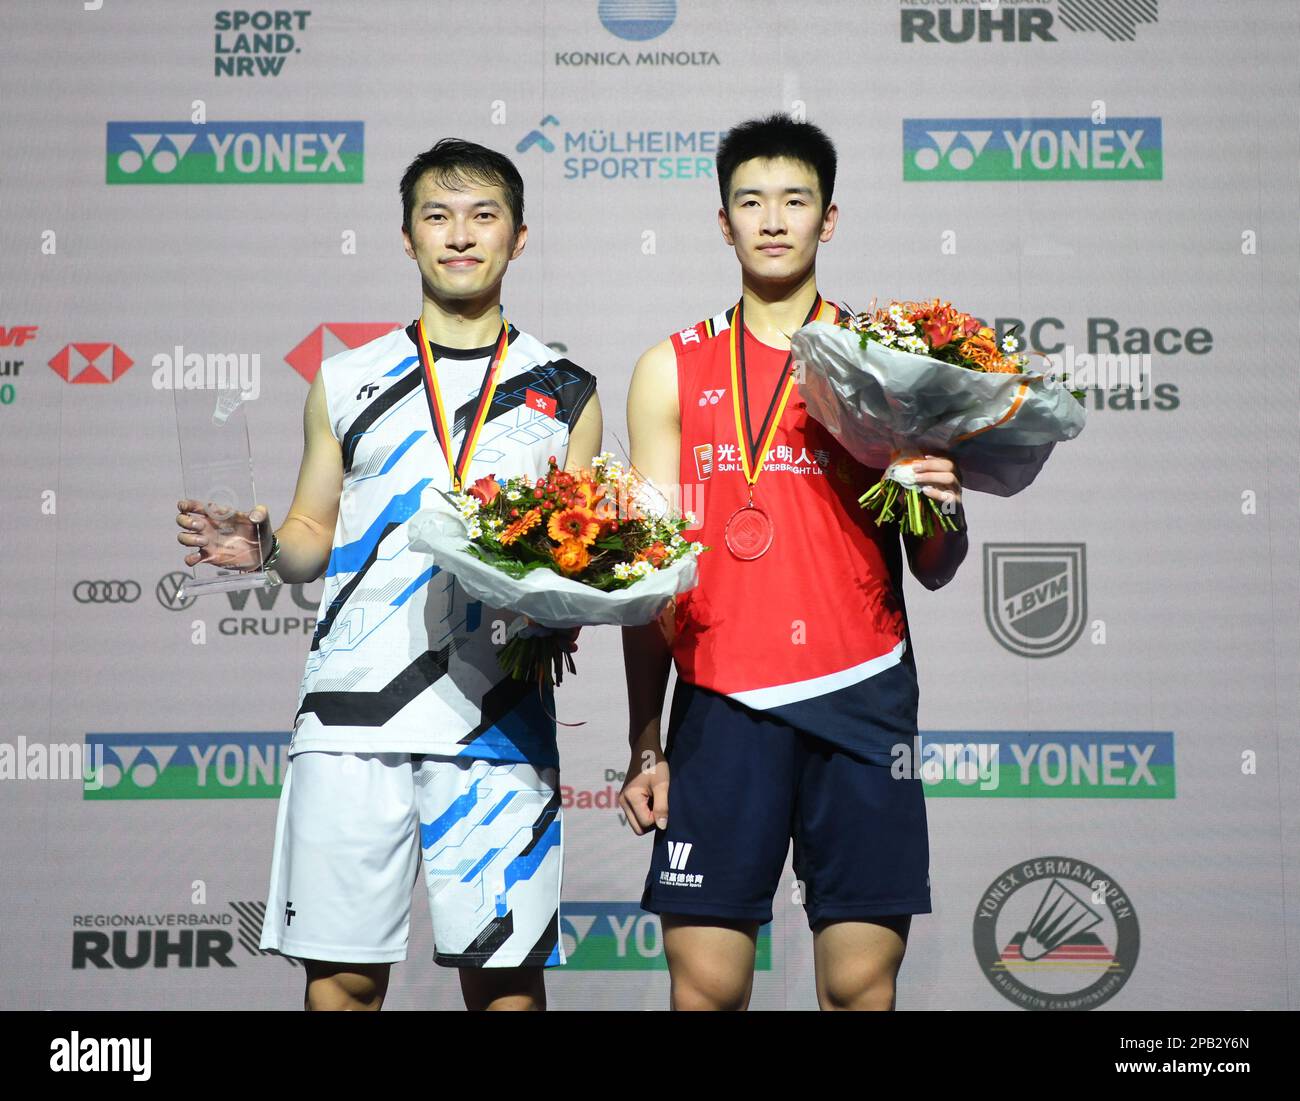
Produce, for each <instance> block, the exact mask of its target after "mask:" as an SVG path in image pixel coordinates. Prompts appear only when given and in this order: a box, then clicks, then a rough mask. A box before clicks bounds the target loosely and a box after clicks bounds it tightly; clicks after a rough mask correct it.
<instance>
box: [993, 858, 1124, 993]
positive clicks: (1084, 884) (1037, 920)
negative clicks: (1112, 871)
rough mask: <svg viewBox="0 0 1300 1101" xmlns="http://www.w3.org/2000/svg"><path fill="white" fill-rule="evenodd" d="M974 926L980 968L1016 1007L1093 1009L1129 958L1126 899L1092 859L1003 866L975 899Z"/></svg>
mask: <svg viewBox="0 0 1300 1101" xmlns="http://www.w3.org/2000/svg"><path fill="white" fill-rule="evenodd" d="M974 932H975V958H976V959H977V960H978V961H979V965H980V968H981V970H983V972H984V974H985V976H986V977H987V978H988V980H989V982H991V983H992V984H993V986H994V987H995V988H996V989H997V991H998V992H999V993H1000V994H1002V995H1003V996H1004V997H1005V998H1007V1000H1008V1001H1011V1002H1013V1003H1015V1004H1016V1005H1018V1006H1020V1007H1022V1008H1024V1009H1095V1008H1096V1007H1097V1006H1099V1005H1101V1004H1102V1003H1103V1002H1106V1001H1109V1000H1110V999H1111V998H1113V997H1114V996H1115V995H1116V994H1118V993H1119V991H1120V989H1121V988H1122V987H1123V986H1124V984H1125V983H1126V982H1127V981H1128V979H1129V976H1130V975H1132V974H1133V968H1134V966H1135V965H1136V964H1137V958H1138V940H1139V935H1138V920H1137V915H1136V913H1135V912H1134V910H1133V903H1132V901H1131V900H1130V899H1129V897H1128V896H1127V894H1125V892H1124V891H1123V890H1122V889H1121V888H1120V886H1119V884H1118V883H1116V882H1115V880H1114V879H1113V878H1112V877H1111V876H1109V875H1107V874H1106V873H1105V872H1103V871H1102V870H1101V869H1100V868H1098V867H1097V866H1096V865H1094V864H1090V863H1088V861H1086V860H1077V859H1075V858H1073V857H1068V856H1044V857H1038V858H1035V859H1032V860H1025V861H1022V862H1021V863H1019V864H1015V865H1013V866H1012V867H1010V868H1008V869H1007V870H1006V871H1004V872H1003V873H1002V874H1001V875H1000V876H998V877H997V878H996V879H995V880H994V881H993V882H992V883H990V884H989V886H988V887H987V889H986V890H985V891H984V894H983V895H982V896H981V898H980V900H979V903H978V904H977V905H976V908H975V930H974Z"/></svg>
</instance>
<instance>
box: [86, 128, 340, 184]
mask: <svg viewBox="0 0 1300 1101" xmlns="http://www.w3.org/2000/svg"><path fill="white" fill-rule="evenodd" d="M364 138H365V124H364V123H362V122H316V121H310V122H307V121H294V122H205V123H193V122H110V123H108V147H107V163H106V168H105V181H106V182H107V183H110V184H141V183H174V184H213V183H216V184H234V183H352V184H359V183H361V182H362V181H363V176H364V172H363V169H364V163H363V161H364Z"/></svg>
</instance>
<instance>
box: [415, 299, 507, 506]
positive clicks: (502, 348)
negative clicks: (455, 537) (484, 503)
mask: <svg viewBox="0 0 1300 1101" xmlns="http://www.w3.org/2000/svg"><path fill="white" fill-rule="evenodd" d="M416 328H417V334H416V335H417V336H418V338H419V339H418V340H417V345H418V347H419V350H420V366H421V367H423V368H424V396H425V397H426V398H428V399H429V416H430V418H431V419H432V420H433V432H434V435H435V436H436V437H437V439H438V446H439V447H441V448H442V453H443V455H445V456H446V458H447V469H448V470H449V471H450V472H451V488H452V489H453V490H454V491H455V492H457V493H459V492H460V491H461V487H462V485H463V484H464V479H465V472H466V471H467V470H468V469H469V464H470V460H471V459H472V458H473V456H474V445H475V443H476V442H477V440H478V435H479V432H480V431H481V430H482V428H483V423H484V422H485V421H486V420H487V415H488V410H489V409H490V408H491V406H492V397H493V395H494V394H495V393H496V389H497V379H498V378H499V377H500V374H501V365H502V364H503V363H505V359H506V354H507V353H508V352H509V351H510V324H509V322H507V321H506V319H505V315H504V314H503V315H502V317H501V335H500V336H499V337H497V345H496V349H495V350H494V351H493V353H492V358H491V360H489V361H488V366H487V370H486V371H485V372H484V374H483V385H482V386H481V387H480V388H479V395H478V405H477V406H475V408H474V415H473V416H472V417H471V418H470V421H469V423H468V424H467V425H466V427H465V438H464V439H463V440H462V441H461V445H460V454H459V455H458V456H457V457H456V460H455V462H453V461H452V457H451V439H452V436H451V429H452V426H451V424H450V423H449V422H448V420H447V406H446V405H445V404H444V402H443V400H442V388H441V387H440V386H439V385H438V375H437V373H436V372H435V371H434V366H435V363H434V359H433V354H432V353H431V352H430V351H429V342H428V340H427V339H425V336H424V318H423V317H421V318H420V320H419V322H418V323H417V326H416Z"/></svg>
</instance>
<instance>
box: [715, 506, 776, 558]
mask: <svg viewBox="0 0 1300 1101" xmlns="http://www.w3.org/2000/svg"><path fill="white" fill-rule="evenodd" d="M775 532H776V529H775V528H774V527H773V526H772V518H771V517H770V516H768V514H767V513H766V512H764V511H763V510H762V509H761V508H758V507H757V506H756V505H755V504H754V503H753V502H752V501H751V502H750V503H749V504H747V505H741V506H740V508H738V509H736V511H735V512H733V513H732V514H731V518H730V519H729V520H728V521H727V526H726V528H724V529H723V532H722V537H723V539H725V540H726V543H727V549H728V550H729V551H731V553H732V554H734V555H735V556H736V557H737V558H743V559H744V560H745V561H747V562H748V561H750V560H751V559H754V558H761V557H762V556H763V555H764V554H766V553H767V548H768V547H770V546H771V545H772V536H773V535H774V534H775Z"/></svg>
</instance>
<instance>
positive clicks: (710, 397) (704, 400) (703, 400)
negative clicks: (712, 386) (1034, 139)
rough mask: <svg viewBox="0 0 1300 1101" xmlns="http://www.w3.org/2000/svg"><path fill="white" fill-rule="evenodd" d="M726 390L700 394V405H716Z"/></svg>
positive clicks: (708, 391)
mask: <svg viewBox="0 0 1300 1101" xmlns="http://www.w3.org/2000/svg"><path fill="white" fill-rule="evenodd" d="M726 392H727V391H726V390H705V391H704V392H703V393H701V394H700V404H701V405H717V404H718V402H719V401H721V400H722V395H723V394H725V393H726Z"/></svg>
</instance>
